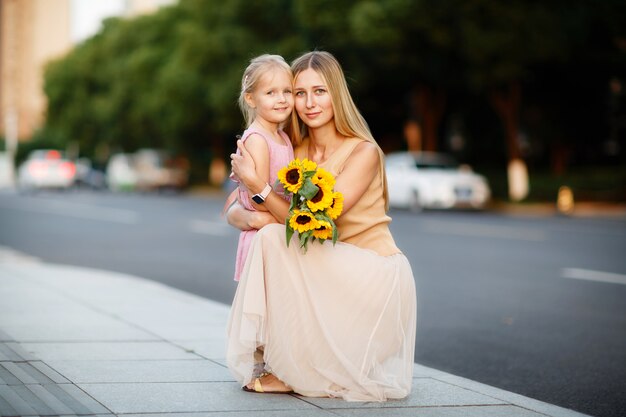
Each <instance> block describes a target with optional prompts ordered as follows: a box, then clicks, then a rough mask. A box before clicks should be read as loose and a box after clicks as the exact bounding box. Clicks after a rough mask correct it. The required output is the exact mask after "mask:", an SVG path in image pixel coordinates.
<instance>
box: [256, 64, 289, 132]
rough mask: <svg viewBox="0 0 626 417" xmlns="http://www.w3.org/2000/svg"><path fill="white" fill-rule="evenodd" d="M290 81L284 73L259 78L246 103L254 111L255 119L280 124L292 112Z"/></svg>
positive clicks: (264, 75)
mask: <svg viewBox="0 0 626 417" xmlns="http://www.w3.org/2000/svg"><path fill="white" fill-rule="evenodd" d="M292 88H293V87H292V79H291V76H290V75H289V74H288V73H287V72H286V71H272V72H269V71H268V72H267V73H265V74H263V75H262V76H261V78H260V79H259V82H258V84H257V87H256V88H255V89H254V91H253V92H252V93H248V94H246V97H245V99H246V102H247V103H248V105H249V106H251V107H253V108H254V109H256V117H257V118H258V117H260V118H262V119H264V120H265V121H267V122H270V123H277V124H279V123H282V122H284V121H285V120H287V118H288V117H289V115H290V114H291V111H292V110H293V94H292Z"/></svg>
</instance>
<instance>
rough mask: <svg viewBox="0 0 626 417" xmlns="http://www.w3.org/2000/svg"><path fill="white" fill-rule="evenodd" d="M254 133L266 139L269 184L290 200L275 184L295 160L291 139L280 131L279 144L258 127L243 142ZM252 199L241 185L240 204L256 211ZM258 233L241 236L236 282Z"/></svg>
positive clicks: (236, 260)
mask: <svg viewBox="0 0 626 417" xmlns="http://www.w3.org/2000/svg"><path fill="white" fill-rule="evenodd" d="M252 133H256V134H258V135H259V136H261V137H262V138H263V139H265V142H266V143H267V148H268V150H269V154H270V173H269V174H270V176H269V181H268V184H269V185H271V186H272V188H273V189H274V192H276V193H277V194H278V195H280V196H281V197H283V198H284V199H285V200H289V196H286V195H285V190H284V189H283V187H282V185H279V186H278V187H276V186H275V184H274V183H275V182H276V179H277V178H278V176H277V174H278V171H279V170H280V169H281V168H282V167H284V166H286V165H287V164H289V162H290V161H291V160H292V159H293V147H292V146H291V141H290V140H289V137H288V136H287V134H286V133H285V132H283V131H282V130H279V131H278V133H279V134H280V136H281V137H282V138H283V140H284V142H285V143H284V144H278V143H276V142H275V141H274V140H272V136H271V134H270V133H269V132H267V131H266V130H262V129H259V128H257V127H249V128H248V129H246V130H245V131H244V132H243V135H241V140H242V141H243V142H244V143H245V141H246V139H248V138H249V137H250V135H251V134H252ZM235 181H236V180H235ZM236 182H238V181H236ZM251 197H252V196H251V195H250V193H249V192H248V190H247V189H246V187H245V186H244V185H243V184H241V183H239V195H238V200H239V202H240V203H241V205H242V206H244V207H245V208H246V209H248V210H255V208H254V206H253V205H252V203H251V201H250V199H251ZM256 232H257V231H256V230H245V231H242V232H241V233H240V234H239V244H238V245H237V257H236V259H235V281H239V277H240V276H241V271H242V270H243V266H244V264H245V263H246V257H247V255H248V250H249V249H250V244H251V243H252V239H253V238H254V235H255V234H256Z"/></svg>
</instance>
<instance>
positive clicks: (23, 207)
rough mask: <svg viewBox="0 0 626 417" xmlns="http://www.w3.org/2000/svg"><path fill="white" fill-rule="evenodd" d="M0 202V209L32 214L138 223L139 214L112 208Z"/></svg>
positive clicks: (54, 202)
mask: <svg viewBox="0 0 626 417" xmlns="http://www.w3.org/2000/svg"><path fill="white" fill-rule="evenodd" d="M6 203H7V202H4V201H0V207H1V208H7V209H11V210H17V211H29V212H32V213H41V214H54V215H58V216H67V217H75V218H79V219H86V220H98V221H106V222H113V223H122V224H135V223H138V221H139V213H137V212H135V211H131V210H123V209H117V208H112V207H99V206H93V205H89V204H81V203H70V202H66V201H59V200H44V199H32V200H30V201H27V202H25V204H6Z"/></svg>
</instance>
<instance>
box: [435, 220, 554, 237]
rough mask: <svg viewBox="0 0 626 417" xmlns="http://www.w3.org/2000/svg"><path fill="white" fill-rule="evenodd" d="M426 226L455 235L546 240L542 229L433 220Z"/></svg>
mask: <svg viewBox="0 0 626 417" xmlns="http://www.w3.org/2000/svg"><path fill="white" fill-rule="evenodd" d="M424 227H425V229H426V230H427V231H428V232H430V233H437V234H445V235H454V236H472V237H487V238H497V239H513V240H526V241H531V242H541V241H544V240H546V234H545V232H543V231H542V230H536V229H521V228H516V227H508V226H495V225H481V224H467V223H458V222H457V223H455V222H441V221H431V222H427V223H425V225H424Z"/></svg>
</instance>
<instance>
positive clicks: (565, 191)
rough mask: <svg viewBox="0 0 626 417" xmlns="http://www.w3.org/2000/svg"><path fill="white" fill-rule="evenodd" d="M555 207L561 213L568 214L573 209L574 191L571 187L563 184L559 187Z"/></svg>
mask: <svg viewBox="0 0 626 417" xmlns="http://www.w3.org/2000/svg"><path fill="white" fill-rule="evenodd" d="M556 208H557V210H558V211H559V213H561V214H565V215H569V214H572V212H573V211H574V193H573V191H572V189H571V188H569V187H568V186H566V185H563V186H561V187H560V188H559V193H558V195H557V198H556Z"/></svg>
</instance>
